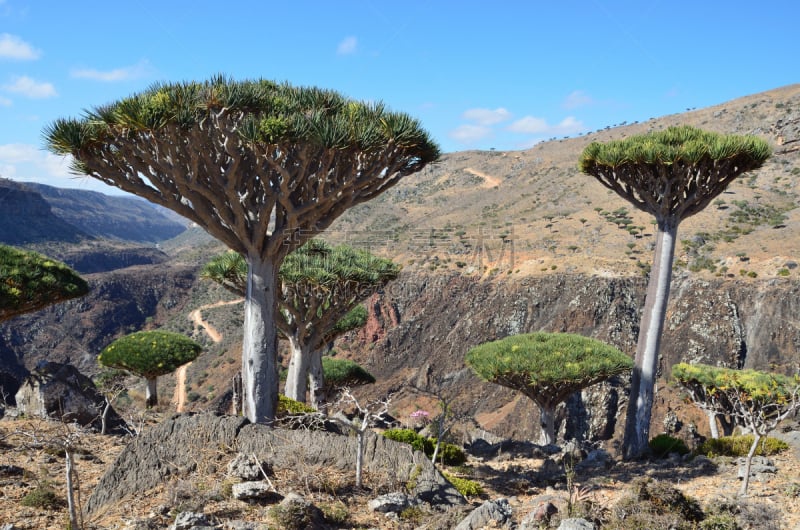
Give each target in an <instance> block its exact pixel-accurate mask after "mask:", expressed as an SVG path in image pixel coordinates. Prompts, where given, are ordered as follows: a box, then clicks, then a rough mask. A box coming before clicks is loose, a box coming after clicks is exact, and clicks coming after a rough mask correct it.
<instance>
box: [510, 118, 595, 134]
mask: <svg viewBox="0 0 800 530" xmlns="http://www.w3.org/2000/svg"><path fill="white" fill-rule="evenodd" d="M584 129H586V126H585V125H584V124H583V122H581V121H580V120H578V119H576V118H575V117H574V116H567V117H566V118H564V119H563V120H561V122H560V123H558V124H557V125H550V124H548V123H547V120H545V119H543V118H536V117H534V116H525V117H524V118H521V119H519V120H517V121H515V122H514V123H512V124H511V125H509V126H508V130H509V131H511V132H515V133H522V134H550V135H568V134H574V133H577V132H580V131H583V130H584Z"/></svg>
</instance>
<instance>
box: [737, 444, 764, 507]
mask: <svg viewBox="0 0 800 530" xmlns="http://www.w3.org/2000/svg"><path fill="white" fill-rule="evenodd" d="M760 441H761V435H760V434H758V433H757V432H756V433H753V445H751V446H750V451H748V453H747V458H745V461H744V478H742V488H741V489H740V490H739V495H740V496H742V497H745V496H746V495H747V487H748V486H749V485H750V467H751V466H752V465H753V455H755V454H756V449H758V442H760Z"/></svg>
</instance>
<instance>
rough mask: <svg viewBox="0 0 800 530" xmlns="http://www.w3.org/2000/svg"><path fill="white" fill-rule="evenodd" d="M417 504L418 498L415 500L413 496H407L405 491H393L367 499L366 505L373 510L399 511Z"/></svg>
mask: <svg viewBox="0 0 800 530" xmlns="http://www.w3.org/2000/svg"><path fill="white" fill-rule="evenodd" d="M418 504H419V501H418V500H416V499H415V498H413V497H409V496H408V495H406V494H405V493H401V492H393V493H387V494H386V495H381V496H380V497H377V498H375V499H372V500H371V501H369V503H368V505H367V506H368V507H369V509H370V510H371V511H373V512H379V513H389V512H393V513H400V512H402V511H403V510H405V509H406V508H410V507H412V506H416V505H418Z"/></svg>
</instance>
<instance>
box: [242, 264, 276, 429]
mask: <svg viewBox="0 0 800 530" xmlns="http://www.w3.org/2000/svg"><path fill="white" fill-rule="evenodd" d="M247 264H248V268H247V291H246V293H245V300H244V342H243V344H242V388H243V390H244V415H245V416H246V417H247V419H248V420H250V421H251V422H253V423H267V424H271V423H272V422H273V421H274V420H275V413H276V408H277V403H278V330H277V328H276V326H275V318H276V316H277V311H278V305H277V303H278V298H277V288H278V268H279V264H275V263H273V262H271V261H270V260H262V259H261V258H260V257H258V256H248V257H247Z"/></svg>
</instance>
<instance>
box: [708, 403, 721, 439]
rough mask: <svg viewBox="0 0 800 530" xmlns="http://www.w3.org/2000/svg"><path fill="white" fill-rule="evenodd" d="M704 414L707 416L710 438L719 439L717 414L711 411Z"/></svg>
mask: <svg viewBox="0 0 800 530" xmlns="http://www.w3.org/2000/svg"><path fill="white" fill-rule="evenodd" d="M706 414H707V415H708V429H709V431H711V438H713V439H715V440H716V439H717V438H719V427H717V413H716V412H714V411H713V410H707V411H706Z"/></svg>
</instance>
